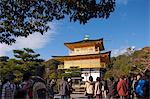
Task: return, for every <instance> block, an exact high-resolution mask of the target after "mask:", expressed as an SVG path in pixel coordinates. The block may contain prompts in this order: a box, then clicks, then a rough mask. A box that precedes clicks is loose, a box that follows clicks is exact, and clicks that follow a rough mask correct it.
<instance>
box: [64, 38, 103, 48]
mask: <svg viewBox="0 0 150 99" xmlns="http://www.w3.org/2000/svg"><path fill="white" fill-rule="evenodd" d="M64 45H65V46H67V47H68V48H69V49H71V50H74V48H81V47H89V46H96V47H100V50H104V45H103V38H102V39H95V40H82V41H78V42H71V43H70V42H68V43H64Z"/></svg>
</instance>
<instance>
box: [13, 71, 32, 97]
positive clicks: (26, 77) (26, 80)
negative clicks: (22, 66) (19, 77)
mask: <svg viewBox="0 0 150 99" xmlns="http://www.w3.org/2000/svg"><path fill="white" fill-rule="evenodd" d="M31 86H32V81H31V73H30V72H26V73H24V74H23V82H22V83H21V84H20V88H19V89H18V91H17V93H16V97H15V98H18V99H32V97H31V95H30V91H31V90H32V89H31Z"/></svg>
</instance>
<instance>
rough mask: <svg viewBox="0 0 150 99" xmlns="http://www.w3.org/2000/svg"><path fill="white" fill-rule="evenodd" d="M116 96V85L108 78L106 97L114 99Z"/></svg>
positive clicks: (112, 78)
mask: <svg viewBox="0 0 150 99" xmlns="http://www.w3.org/2000/svg"><path fill="white" fill-rule="evenodd" d="M116 96H117V83H116V82H115V80H114V77H110V78H109V82H108V94H107V97H108V98H109V99H113V98H116Z"/></svg>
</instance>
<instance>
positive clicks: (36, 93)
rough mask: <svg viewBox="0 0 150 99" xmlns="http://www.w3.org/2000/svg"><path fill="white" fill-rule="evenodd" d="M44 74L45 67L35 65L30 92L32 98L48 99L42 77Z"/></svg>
mask: <svg viewBox="0 0 150 99" xmlns="http://www.w3.org/2000/svg"><path fill="white" fill-rule="evenodd" d="M44 75H45V67H44V66H37V67H36V76H35V77H34V78H33V88H32V94H33V99H49V97H48V89H47V88H46V82H45V80H44V79H43V78H44Z"/></svg>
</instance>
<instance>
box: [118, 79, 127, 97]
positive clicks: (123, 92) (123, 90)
mask: <svg viewBox="0 0 150 99" xmlns="http://www.w3.org/2000/svg"><path fill="white" fill-rule="evenodd" d="M117 91H118V94H119V96H127V94H128V91H127V85H126V81H125V80H121V81H119V82H118V84H117Z"/></svg>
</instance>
